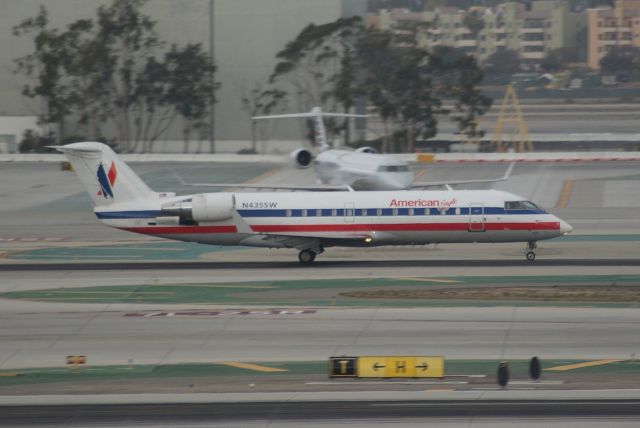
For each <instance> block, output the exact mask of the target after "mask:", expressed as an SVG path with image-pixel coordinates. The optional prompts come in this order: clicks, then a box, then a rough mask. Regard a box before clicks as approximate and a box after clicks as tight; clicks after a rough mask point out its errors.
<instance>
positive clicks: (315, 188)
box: [173, 171, 353, 192]
mask: <svg viewBox="0 0 640 428" xmlns="http://www.w3.org/2000/svg"><path fill="white" fill-rule="evenodd" d="M173 175H174V176H175V177H176V178H177V179H178V181H179V182H180V184H181V185H183V186H193V187H219V188H230V187H233V188H236V189H269V190H299V191H308V192H321V191H324V192H331V191H334V192H338V191H342V192H345V191H349V192H353V189H352V188H351V186H348V185H340V186H331V185H328V184H310V185H308V186H305V185H290V186H284V185H279V184H250V183H188V182H186V181H184V180H183V179H182V177H181V176H180V175H179V174H178V173H177V172H175V171H173Z"/></svg>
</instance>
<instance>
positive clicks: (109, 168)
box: [55, 142, 157, 206]
mask: <svg viewBox="0 0 640 428" xmlns="http://www.w3.org/2000/svg"><path fill="white" fill-rule="evenodd" d="M55 148H56V150H58V151H60V152H62V153H64V154H65V156H66V157H67V159H69V162H70V163H71V165H72V166H73V170H74V171H75V172H76V173H77V174H78V177H79V178H80V181H81V182H82V184H83V185H84V187H85V189H87V192H89V196H91V199H92V200H93V203H94V204H95V205H96V206H105V205H111V204H117V203H122V202H133V201H136V200H143V199H155V198H157V196H156V195H157V194H156V193H154V192H153V191H152V190H151V189H149V187H148V186H147V185H146V184H145V183H144V181H142V180H141V179H140V177H138V175H136V173H135V172H133V170H132V169H131V168H129V166H128V165H127V164H125V163H124V162H122V160H120V158H119V157H118V155H116V153H115V152H114V151H113V150H111V148H110V147H109V146H107V145H105V144H102V143H93V142H87V143H73V144H67V145H65V146H57V147H55Z"/></svg>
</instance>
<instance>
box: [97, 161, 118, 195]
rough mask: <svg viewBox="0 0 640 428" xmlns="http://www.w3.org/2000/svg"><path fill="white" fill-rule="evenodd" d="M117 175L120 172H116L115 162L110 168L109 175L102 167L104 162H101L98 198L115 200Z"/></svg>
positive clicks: (98, 174) (98, 172)
mask: <svg viewBox="0 0 640 428" xmlns="http://www.w3.org/2000/svg"><path fill="white" fill-rule="evenodd" d="M117 175H118V172H117V171H116V164H115V163H114V162H111V167H110V168H109V172H108V173H106V172H105V170H104V166H103V165H102V162H100V165H99V166H98V171H97V176H98V182H99V183H100V190H99V191H98V196H104V198H105V199H109V198H111V199H113V185H114V183H115V182H116V176H117Z"/></svg>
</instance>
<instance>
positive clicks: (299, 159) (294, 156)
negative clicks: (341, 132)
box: [291, 149, 313, 169]
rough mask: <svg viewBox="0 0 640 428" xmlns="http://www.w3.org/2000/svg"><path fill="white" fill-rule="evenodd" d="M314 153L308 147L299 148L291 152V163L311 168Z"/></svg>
mask: <svg viewBox="0 0 640 428" xmlns="http://www.w3.org/2000/svg"><path fill="white" fill-rule="evenodd" d="M312 160H313V154H312V153H311V152H310V151H309V150H307V149H298V150H294V151H293V152H291V163H292V164H293V166H295V167H296V168H299V169H304V168H309V167H310V166H311V161H312Z"/></svg>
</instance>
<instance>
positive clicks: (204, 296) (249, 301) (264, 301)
mask: <svg viewBox="0 0 640 428" xmlns="http://www.w3.org/2000/svg"><path fill="white" fill-rule="evenodd" d="M430 280H433V281H434V282H429V281H430ZM442 280H447V281H452V282H446V283H442V282H435V281H442ZM638 283H640V275H567V276H507V277H503V276H497V277H481V276H475V277H448V278H440V277H439V278H423V279H422V280H418V281H416V280H411V279H405V278H376V279H326V280H301V281H264V282H228V283H199V284H170V285H153V284H150V285H131V286H97V287H83V288H52V289H45V290H29V291H11V292H7V293H2V294H0V297H3V298H10V299H22V300H38V301H48V302H78V303H162V304H172V303H176V304H177V303H181V304H183V303H209V304H228V305H256V304H259V305H274V306H366V307H377V306H392V307H406V306H411V307H415V306H452V305H457V306H459V305H467V306H488V305H491V306H494V305H509V306H513V305H517V306H541V305H542V306H545V305H552V306H608V307H635V306H636V305H637V304H636V303H634V302H630V303H626V302H624V303H598V302H579V301H576V302H553V301H485V300H477V301H472V300H468V301H465V300H463V299H458V300H440V299H432V300H429V299H406V300H402V299H375V298H373V299H367V298H349V297H343V296H340V292H342V291H345V290H359V289H366V290H368V291H370V290H375V289H380V288H386V289H393V288H400V289H402V288H407V287H412V288H415V287H420V288H422V287H425V288H426V287H434V286H437V287H443V286H445V287H456V286H469V285H478V286H481V285H491V286H497V285H514V286H517V285H533V286H535V285H541V286H542V285H547V286H550V285H556V286H562V285H574V286H575V285H585V286H588V285H613V284H616V285H625V284H638ZM314 289H315V290H318V291H319V292H323V293H324V295H325V296H326V295H327V294H330V295H331V296H330V297H322V298H321V297H314V296H313V295H310V294H311V293H308V292H307V293H300V294H297V293H296V292H297V291H300V290H314ZM326 290H335V291H334V292H330V293H327V292H326ZM273 292H275V293H277V294H270V293H273Z"/></svg>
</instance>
